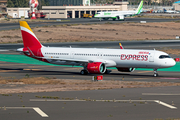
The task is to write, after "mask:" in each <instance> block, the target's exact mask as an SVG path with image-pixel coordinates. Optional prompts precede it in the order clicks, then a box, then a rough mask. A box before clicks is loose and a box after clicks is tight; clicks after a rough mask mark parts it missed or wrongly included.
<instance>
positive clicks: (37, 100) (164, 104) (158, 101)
mask: <svg viewBox="0 0 180 120" xmlns="http://www.w3.org/2000/svg"><path fill="white" fill-rule="evenodd" d="M30 101H32V102H34V101H36V102H43V101H45V102H85V101H96V102H130V103H131V102H145V103H146V102H156V103H158V104H161V105H163V106H166V107H168V108H171V109H177V107H174V106H172V105H169V104H167V103H164V102H162V101H160V100H115V99H114V100H93V99H87V100H79V99H76V100H47V99H30Z"/></svg>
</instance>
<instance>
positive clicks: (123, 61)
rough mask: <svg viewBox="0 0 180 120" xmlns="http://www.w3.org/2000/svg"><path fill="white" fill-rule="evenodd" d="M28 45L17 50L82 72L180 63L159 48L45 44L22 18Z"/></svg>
mask: <svg viewBox="0 0 180 120" xmlns="http://www.w3.org/2000/svg"><path fill="white" fill-rule="evenodd" d="M20 28H21V33H22V38H23V43H24V48H19V49H17V51H18V52H21V53H23V54H24V55H26V56H28V57H32V58H34V59H37V60H40V61H44V62H48V63H52V64H58V65H72V66H74V65H77V66H83V67H84V69H83V70H81V72H80V73H81V74H82V75H83V74H88V73H93V74H94V73H97V74H103V73H107V71H108V70H107V67H116V68H117V69H118V71H121V72H133V71H134V70H135V68H153V69H154V76H158V74H157V69H158V68H168V67H172V66H174V65H175V64H176V62H175V61H174V59H172V58H171V57H170V56H169V55H168V54H167V53H165V52H161V51H157V50H137V49H123V47H122V46H121V44H120V46H121V49H96V48H72V47H45V46H43V45H42V44H41V43H40V42H39V40H38V38H37V37H36V36H35V34H34V33H33V31H32V30H31V28H30V27H29V25H28V24H27V22H25V21H20Z"/></svg>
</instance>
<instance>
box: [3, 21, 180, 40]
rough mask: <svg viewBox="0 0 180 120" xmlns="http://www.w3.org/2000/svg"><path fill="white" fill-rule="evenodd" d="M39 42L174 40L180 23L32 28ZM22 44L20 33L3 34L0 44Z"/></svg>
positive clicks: (7, 32)
mask: <svg viewBox="0 0 180 120" xmlns="http://www.w3.org/2000/svg"><path fill="white" fill-rule="evenodd" d="M32 30H33V31H34V33H35V34H36V36H37V37H38V38H39V40H40V42H42V43H46V42H88V41H118V40H153V39H154V40H159V39H163V40H164V39H175V37H176V36H178V35H179V31H180V23H178V22H177V23H175V22H164V23H146V24H142V23H119V24H110V23H107V24H101V25H99V24H94V25H88V24H86V25H77V24H74V25H60V26H50V27H47V26H46V27H38V28H32ZM20 42H22V38H21V33H20V30H19V29H18V30H8V31H0V43H20Z"/></svg>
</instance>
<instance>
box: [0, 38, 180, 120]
mask: <svg viewBox="0 0 180 120" xmlns="http://www.w3.org/2000/svg"><path fill="white" fill-rule="evenodd" d="M151 43H152V44H151ZM70 44H72V45H73V47H84V46H85V47H92V46H94V47H98V46H99V47H102V46H104V47H107V48H108V47H109V46H111V48H117V49H118V48H119V46H118V41H117V42H107V43H106V42H105V43H101V42H97V43H91V44H89V43H85V44H84V43H68V44H67V43H63V44H61V43H59V44H49V45H50V46H54V45H56V46H69V45H70ZM123 44H125V45H124V47H125V48H128V47H134V48H138V49H142V48H147V46H149V48H150V49H151V48H153V47H157V48H160V47H162V46H163V47H167V46H171V47H172V48H179V41H177V40H174V41H164V42H162V41H159V42H157V41H149V42H147V41H144V42H142V41H141V42H137V43H135V42H134V46H133V43H131V42H124V43H123ZM161 45H162V46H161ZM19 47H22V45H15V44H14V45H13V44H11V45H7V44H5V45H0V54H2V56H3V55H18V54H19V53H16V52H14V51H6V50H15V49H17V48H19ZM2 56H1V58H2ZM81 69H82V68H81V67H74V68H72V67H64V66H61V67H59V66H50V65H35V64H25V63H23V64H22V63H15V62H6V61H1V62H0V76H1V77H5V78H9V79H11V78H13V79H14V78H23V77H25V76H27V75H29V76H30V77H39V76H43V77H51V78H52V77H53V78H59V79H74V80H75V79H77V80H91V79H92V76H94V75H93V74H89V75H86V76H83V75H80V74H79V71H80V70H81ZM158 73H159V76H158V77H153V76H152V75H153V71H152V70H137V71H134V72H132V73H121V72H118V71H117V70H115V69H112V72H111V73H110V74H106V75H104V80H118V81H143V82H145V81H146V82H176V83H179V82H180V72H172V71H171V72H170V71H158ZM13 87H14V86H13V85H11V88H12V89H13ZM3 88H6V86H3V85H1V88H0V89H3ZM179 91H180V87H179V86H173V87H154V88H121V89H110V90H92V91H89V90H86V91H68V92H42V93H21V94H7V95H6V94H2V95H0V99H1V102H0V111H1V112H0V116H1V119H6V120H12V119H26V120H32V119H35V120H37V119H38V120H41V119H48V120H56V119H63V120H71V119H73V120H85V119H86V120H92V119H94V120H109V119H114V120H117V119H123V120H154V119H168V118H169V119H170V118H172V119H173V118H174V119H179V118H180V115H179V112H180V110H179V108H180V101H179V99H180V93H179ZM54 97H56V98H58V99H54Z"/></svg>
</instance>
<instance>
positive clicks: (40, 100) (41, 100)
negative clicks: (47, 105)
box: [29, 99, 86, 102]
mask: <svg viewBox="0 0 180 120" xmlns="http://www.w3.org/2000/svg"><path fill="white" fill-rule="evenodd" d="M29 101H36V102H38V101H39V102H43V101H48V102H68V101H71V102H84V101H86V100H58V99H57V100H47V99H30V100H29Z"/></svg>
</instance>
